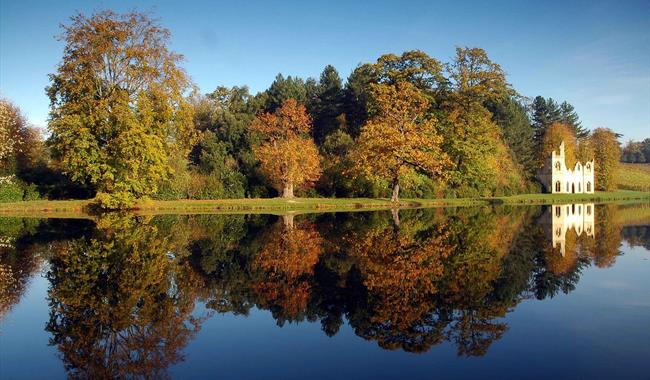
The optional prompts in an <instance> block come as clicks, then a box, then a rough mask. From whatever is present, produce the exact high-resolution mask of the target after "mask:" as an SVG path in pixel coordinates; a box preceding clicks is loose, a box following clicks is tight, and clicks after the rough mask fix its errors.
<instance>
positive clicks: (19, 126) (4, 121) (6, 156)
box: [0, 98, 46, 175]
mask: <svg viewBox="0 0 650 380" xmlns="http://www.w3.org/2000/svg"><path fill="white" fill-rule="evenodd" d="M44 150H45V146H44V144H43V138H42V137H41V133H40V131H39V130H38V128H36V127H33V126H31V125H29V123H28V122H27V120H26V118H25V116H23V114H22V112H21V110H20V108H18V106H16V105H15V104H13V103H12V102H11V101H9V100H7V99H2V98H0V175H3V174H16V173H19V172H21V171H24V170H27V169H29V168H32V167H34V166H35V165H37V164H38V163H40V162H42V161H43V160H44V158H45V156H46V154H45V152H44Z"/></svg>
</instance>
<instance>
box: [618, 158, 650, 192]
mask: <svg viewBox="0 0 650 380" xmlns="http://www.w3.org/2000/svg"><path fill="white" fill-rule="evenodd" d="M616 186H617V187H618V188H619V189H626V190H638V191H650V164H625V163H621V168H620V170H619V171H618V173H617V174H616Z"/></svg>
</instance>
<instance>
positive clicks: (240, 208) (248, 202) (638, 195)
mask: <svg viewBox="0 0 650 380" xmlns="http://www.w3.org/2000/svg"><path fill="white" fill-rule="evenodd" d="M619 201H636V202H644V203H650V192H640V191H624V190H622V191H615V192H597V193H595V194H522V195H513V196H507V197H493V198H457V199H403V200H402V201H401V202H400V203H399V204H398V205H397V207H400V208H420V207H445V206H473V205H490V204H510V205H517V204H557V203H572V202H595V203H604V202H619ZM89 203H90V201H88V200H73V201H29V202H16V203H0V215H11V216H42V217H74V216H76V217H79V216H82V215H87V214H86V209H87V206H88V204H89ZM395 206H396V205H394V204H393V203H391V202H390V200H388V199H374V198H373V199H371V198H295V199H290V200H288V199H281V198H270V199H220V200H176V201H153V200H147V201H141V202H138V203H137V204H136V206H135V207H134V209H133V210H132V211H133V212H134V213H137V214H200V213H272V214H282V213H286V212H320V211H328V212H332V211H354V210H382V209H383V210H385V209H391V208H394V207H395Z"/></svg>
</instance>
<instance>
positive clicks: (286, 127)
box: [251, 99, 321, 198]
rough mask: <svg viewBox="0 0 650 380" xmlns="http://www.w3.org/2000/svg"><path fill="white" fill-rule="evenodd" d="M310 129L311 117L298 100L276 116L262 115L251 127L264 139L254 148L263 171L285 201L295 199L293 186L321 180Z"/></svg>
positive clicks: (286, 104)
mask: <svg viewBox="0 0 650 380" xmlns="http://www.w3.org/2000/svg"><path fill="white" fill-rule="evenodd" d="M311 128H312V124H311V117H309V115H308V114H307V111H306V109H305V107H304V106H303V105H301V104H299V103H298V102H297V101H296V100H295V99H288V100H286V101H285V102H284V103H283V104H282V107H280V108H278V109H277V110H276V111H275V112H274V113H262V114H260V115H259V116H258V117H257V118H256V119H255V120H254V121H253V124H252V125H251V129H252V130H253V131H255V132H257V133H259V134H260V135H261V136H262V137H263V139H264V142H263V143H262V144H261V145H260V146H258V147H256V148H255V149H254V152H255V156H256V157H257V159H258V160H259V161H260V169H261V171H262V172H263V173H264V175H265V177H266V178H267V180H268V181H269V183H270V184H271V185H272V186H273V187H275V188H276V189H277V190H278V191H279V192H281V193H282V197H283V198H293V190H294V187H299V186H305V185H311V184H313V183H314V182H315V181H317V180H318V178H319V177H320V174H321V167H320V156H319V154H318V148H317V147H316V144H314V141H313V140H312V139H311V137H309V133H310V131H311Z"/></svg>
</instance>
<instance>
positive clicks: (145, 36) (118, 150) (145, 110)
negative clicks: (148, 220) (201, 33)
mask: <svg viewBox="0 0 650 380" xmlns="http://www.w3.org/2000/svg"><path fill="white" fill-rule="evenodd" d="M63 28H64V33H63V35H62V37H61V38H62V39H63V40H64V41H65V49H64V55H63V60H62V62H61V63H60V64H59V65H58V67H57V71H56V73H55V74H52V75H50V81H51V84H50V86H49V87H48V89H47V93H48V95H49V97H50V107H51V111H50V122H49V130H50V132H51V136H50V145H51V147H52V149H53V153H54V157H55V158H56V159H57V160H58V161H59V162H60V164H61V166H62V167H63V168H64V170H65V171H66V172H67V173H68V174H70V175H71V177H72V178H73V179H74V180H76V181H79V182H82V183H89V184H92V185H93V186H95V187H96V189H97V190H98V192H100V193H102V194H99V195H98V199H99V200H100V203H102V204H103V205H104V206H106V207H109V208H113V207H124V206H128V205H129V204H130V202H132V201H133V199H134V198H136V197H141V196H146V195H151V194H154V193H155V192H156V190H157V187H158V185H159V183H160V182H161V181H163V180H165V179H166V178H167V177H168V176H169V175H170V172H171V170H170V163H169V161H170V159H172V157H176V156H177V154H176V152H180V153H181V155H185V154H187V152H188V151H189V148H190V147H191V146H192V144H193V142H194V140H195V132H194V128H193V124H192V114H193V110H192V107H191V106H190V104H189V103H188V102H187V100H186V99H185V97H184V92H185V91H186V90H187V89H188V88H189V86H190V81H189V78H188V77H187V75H186V74H185V72H184V71H183V70H182V69H181V68H180V67H179V66H178V64H179V62H180V61H181V59H182V56H180V55H178V54H176V53H173V52H171V51H170V50H169V49H168V48H167V43H168V41H169V38H170V33H169V31H168V30H167V29H164V28H162V27H160V26H159V25H158V24H157V23H156V21H155V20H152V19H151V18H150V17H148V16H147V15H144V14H142V13H137V12H131V13H126V14H117V13H114V12H112V11H109V10H106V11H102V12H99V13H96V14H93V15H92V16H91V17H86V16H84V15H83V14H78V15H76V16H73V17H72V18H71V23H70V24H69V25H66V26H64V27H63Z"/></svg>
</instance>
